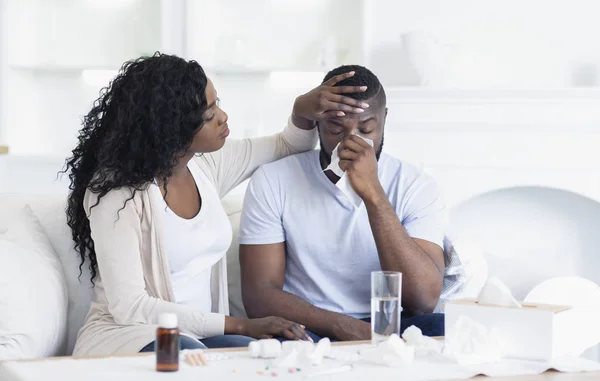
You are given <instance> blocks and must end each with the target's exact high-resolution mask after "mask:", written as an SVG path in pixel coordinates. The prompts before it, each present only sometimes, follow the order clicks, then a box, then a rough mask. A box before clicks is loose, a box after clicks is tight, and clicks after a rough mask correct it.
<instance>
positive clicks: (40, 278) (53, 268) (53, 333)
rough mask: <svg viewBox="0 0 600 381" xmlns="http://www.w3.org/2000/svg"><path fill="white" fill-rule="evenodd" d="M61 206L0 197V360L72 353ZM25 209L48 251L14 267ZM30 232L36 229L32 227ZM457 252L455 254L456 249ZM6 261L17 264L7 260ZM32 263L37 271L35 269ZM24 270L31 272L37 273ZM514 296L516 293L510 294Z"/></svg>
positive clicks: (78, 301) (75, 298)
mask: <svg viewBox="0 0 600 381" xmlns="http://www.w3.org/2000/svg"><path fill="white" fill-rule="evenodd" d="M65 201H66V199H65V197H64V196H40V195H32V196H25V195H18V194H2V193H0V360H6V359H8V358H27V357H45V356H61V355H69V354H71V352H72V349H73V346H74V343H75V339H76V335H77V332H78V330H79V328H80V327H81V325H82V324H83V321H84V318H85V315H86V313H87V310H88V308H89V303H90V300H91V298H92V288H91V283H90V282H89V275H88V271H87V269H86V268H83V272H82V276H81V279H79V255H78V254H77V252H76V251H75V250H74V249H73V247H72V246H73V245H72V240H71V236H70V230H69V228H68V226H67V225H66V216H65ZM26 205H29V206H30V207H31V211H32V212H33V213H32V214H34V215H35V217H37V220H39V223H37V221H36V222H35V223H37V224H38V225H40V226H41V228H40V229H39V230H41V231H42V232H41V233H39V232H38V234H37V235H43V236H44V237H47V238H48V240H49V243H48V246H51V247H50V248H49V249H47V250H40V253H36V255H37V256H38V257H36V258H38V259H36V260H35V261H34V262H33V265H32V264H31V263H25V262H24V263H22V264H20V265H19V263H17V262H18V261H19V260H20V259H23V260H24V261H25V260H26V259H27V258H25V256H26V255H25V254H26V253H23V252H18V254H19V255H21V257H19V256H17V255H12V254H15V253H6V252H4V253H3V252H2V250H3V247H2V245H1V243H2V237H3V233H4V232H5V231H7V230H8V228H9V227H11V229H10V231H13V230H14V229H13V228H14V227H15V225H16V224H21V223H23V222H18V220H19V218H22V217H23V211H24V207H25V206H26ZM223 205H224V207H225V210H226V211H227V214H228V215H229V218H230V221H231V224H232V227H233V242H232V245H231V248H230V249H229V251H228V253H227V259H228V281H229V295H230V312H231V314H232V315H233V316H245V311H244V307H243V304H242V301H241V289H240V280H239V278H240V273H239V271H240V270H239V261H238V242H237V232H238V227H239V218H240V212H241V206H242V194H241V192H237V193H235V194H233V195H230V196H228V197H226V198H225V199H223ZM35 217H34V218H35ZM33 225H35V224H33ZM33 225H32V226H33ZM29 229H34V230H35V227H29ZM10 231H9V233H10ZM6 234H8V233H6ZM27 234H29V233H27ZM35 236H36V235H35V234H33V233H31V240H32V241H35V240H36V239H37V238H35ZM26 239H28V238H27V237H26ZM4 249H5V250H6V247H5V248H4ZM457 249H458V251H459V253H460V252H461V248H457ZM42 251H43V253H42ZM466 254H468V255H466ZM3 255H4V256H3ZM3 258H4V262H3ZM7 258H8V259H11V258H12V259H14V260H16V261H17V262H15V261H12V262H11V261H10V260H9V261H6V259H7ZM30 259H31V258H30ZM461 261H463V263H465V264H467V265H469V266H470V267H471V268H470V269H469V270H468V272H469V273H470V274H471V275H477V277H473V276H469V279H470V282H469V284H468V287H467V290H466V294H465V293H463V295H465V296H475V295H477V293H478V291H479V289H480V288H481V286H482V284H483V283H482V282H483V281H484V280H485V278H486V277H487V268H486V267H485V259H483V256H482V255H481V253H474V252H472V251H470V250H466V249H465V250H464V251H463V252H462V254H461ZM7 263H8V265H7ZM36 264H37V265H39V266H37V267H36ZM11 266H12V267H11ZM28 266H33V267H36V269H35V270H36V271H33V269H31V268H30V267H28ZM23 270H27V271H26V272H24V271H23ZM518 273H519V274H520V275H519V276H526V275H527V274H528V270H527V269H522V271H518ZM515 276H516V274H515ZM516 291H519V290H513V292H516ZM592 291H594V290H592ZM546 294H548V293H546ZM40 298H41V299H42V300H40ZM19 323H23V324H19ZM32 327H33V328H32ZM7 337H8V339H7ZM598 356H599V355H598V352H597V351H595V353H593V354H592V353H590V354H589V357H591V358H595V359H598Z"/></svg>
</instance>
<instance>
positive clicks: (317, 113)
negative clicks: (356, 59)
mask: <svg viewBox="0 0 600 381" xmlns="http://www.w3.org/2000/svg"><path fill="white" fill-rule="evenodd" d="M353 75H354V72H353V71H351V72H348V73H344V74H340V75H336V76H335V77H333V78H331V79H330V80H328V81H327V82H325V83H323V84H322V85H321V86H319V87H316V88H314V89H312V90H311V91H309V92H308V93H306V94H304V95H300V96H299V97H298V98H296V101H295V102H294V110H293V112H292V122H293V123H294V125H296V126H298V127H300V128H303V129H310V128H313V127H314V121H316V120H320V119H329V118H335V117H340V116H344V115H346V113H349V114H358V113H361V112H364V109H365V108H367V107H369V105H368V104H367V103H364V102H361V101H358V100H356V99H352V98H350V97H346V96H344V95H342V94H350V93H361V92H364V91H366V90H367V86H334V85H335V84H336V83H338V82H340V81H343V80H344V79H346V78H350V77H352V76H353Z"/></svg>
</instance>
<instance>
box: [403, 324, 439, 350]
mask: <svg viewBox="0 0 600 381" xmlns="http://www.w3.org/2000/svg"><path fill="white" fill-rule="evenodd" d="M402 338H403V339H404V340H405V341H406V344H408V345H409V346H411V347H414V348H415V354H416V355H417V356H428V355H432V354H441V353H442V347H443V344H442V342H441V341H438V340H436V339H434V338H432V337H429V336H424V335H423V332H422V331H421V330H420V329H419V327H416V326H414V325H411V326H410V327H408V328H406V329H405V330H404V333H402Z"/></svg>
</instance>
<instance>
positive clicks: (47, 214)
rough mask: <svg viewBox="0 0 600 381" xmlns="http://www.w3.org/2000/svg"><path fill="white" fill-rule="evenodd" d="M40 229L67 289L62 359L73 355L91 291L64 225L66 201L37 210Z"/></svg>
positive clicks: (84, 266) (86, 271)
mask: <svg viewBox="0 0 600 381" xmlns="http://www.w3.org/2000/svg"><path fill="white" fill-rule="evenodd" d="M36 215H37V217H38V218H39V219H40V222H41V224H42V226H43V227H44V229H45V231H46V234H47V235H48V238H49V239H50V242H51V243H52V247H53V248H54V251H55V252H56V254H57V256H58V259H59V260H60V263H61V264H62V268H63V272H64V275H65V280H66V284H67V289H68V297H69V304H68V310H67V346H66V348H65V353H64V354H65V355H68V356H70V355H71V354H72V353H73V348H74V347H75V342H76V340H77V334H78V333H79V330H80V329H81V327H82V326H83V324H84V323H85V318H86V316H87V313H88V311H89V309H90V304H91V303H92V299H93V297H94V287H93V286H92V282H91V280H90V271H89V261H87V260H86V263H84V265H83V266H82V267H81V270H82V271H81V277H80V276H79V274H80V272H79V263H80V261H81V260H80V256H79V253H78V252H77V251H76V250H75V243H74V242H73V239H72V238H71V229H70V228H69V226H68V225H67V215H66V199H65V200H62V201H61V202H57V203H54V204H53V205H52V207H50V208H47V209H44V210H43V211H42V210H39V211H37V213H36Z"/></svg>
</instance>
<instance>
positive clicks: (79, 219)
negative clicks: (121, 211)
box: [64, 52, 208, 282]
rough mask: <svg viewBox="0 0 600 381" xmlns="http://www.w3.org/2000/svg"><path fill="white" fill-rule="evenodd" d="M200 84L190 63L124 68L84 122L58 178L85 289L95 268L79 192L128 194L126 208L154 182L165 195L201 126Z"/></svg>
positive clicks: (159, 61)
mask: <svg viewBox="0 0 600 381" xmlns="http://www.w3.org/2000/svg"><path fill="white" fill-rule="evenodd" d="M207 81H208V80H207V77H206V74H205V73H204V70H202V67H201V66H200V65H199V64H198V63H197V62H195V61H186V60H184V59H182V58H179V57H176V56H172V55H166V54H161V53H159V52H157V53H155V54H154V55H153V56H152V57H142V58H138V59H136V60H133V61H128V62H126V63H125V64H124V65H123V66H122V67H121V70H120V71H119V74H118V75H117V76H116V77H115V78H114V79H113V80H112V81H111V82H110V84H109V85H108V87H106V88H103V89H102V90H101V91H100V97H99V98H98V99H97V100H96V101H95V102H94V105H93V107H92V110H91V111H90V112H89V113H88V114H87V115H86V116H85V117H84V118H83V128H82V129H81V130H80V131H79V138H78V139H79V143H78V144H77V147H75V149H74V150H73V151H72V156H71V157H69V158H68V159H67V160H66V164H65V168H64V172H68V173H69V179H70V181H71V184H70V186H69V189H70V192H69V197H68V201H67V224H68V225H69V227H70V228H71V232H72V236H73V241H75V249H76V250H77V251H78V253H79V255H80V257H81V264H80V265H79V270H80V274H81V271H82V266H83V265H84V263H85V260H86V258H88V259H89V270H90V272H91V279H92V282H93V281H94V278H95V277H96V275H97V271H98V263H97V261H96V252H95V250H94V241H93V240H92V238H91V235H90V222H89V220H88V217H87V215H86V212H85V209H84V206H83V199H84V195H85V192H86V190H88V189H89V190H91V191H92V192H95V193H97V194H98V202H100V199H101V198H102V197H103V196H105V195H106V194H107V193H108V192H109V191H111V190H112V189H118V188H124V187H125V188H130V189H132V196H131V198H130V199H129V200H127V201H130V200H131V199H132V198H133V195H134V194H135V192H137V191H141V190H143V189H145V188H146V187H147V186H148V184H149V183H151V182H152V181H153V180H154V179H155V178H158V179H160V180H161V183H162V184H164V186H165V188H166V183H167V179H168V178H169V177H170V176H171V174H172V169H173V167H174V166H175V165H176V164H177V162H178V160H179V154H180V153H182V152H185V151H186V149H187V148H188V147H189V146H190V145H191V143H192V141H193V138H194V135H195V133H196V132H197V131H198V130H199V129H200V128H201V127H202V124H203V123H204V119H203V114H204V112H205V111H206V107H207V100H206V85H207ZM127 201H126V202H127ZM96 205H97V204H96ZM123 207H124V205H123ZM115 217H117V216H115Z"/></svg>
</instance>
